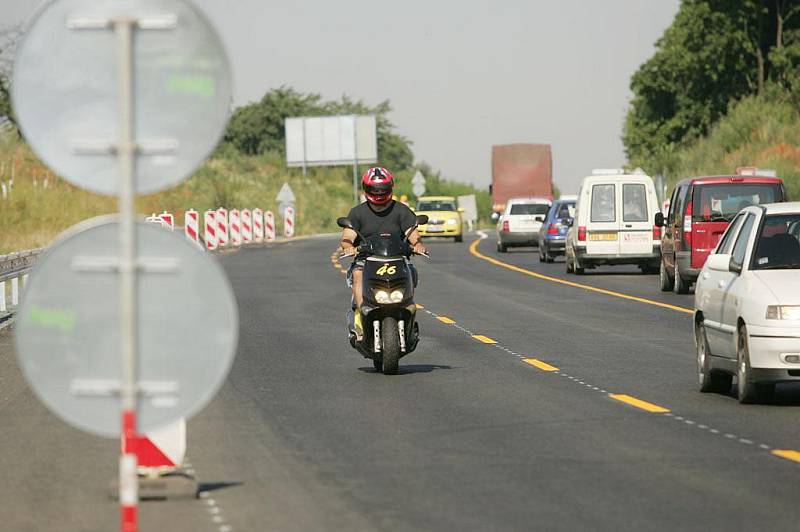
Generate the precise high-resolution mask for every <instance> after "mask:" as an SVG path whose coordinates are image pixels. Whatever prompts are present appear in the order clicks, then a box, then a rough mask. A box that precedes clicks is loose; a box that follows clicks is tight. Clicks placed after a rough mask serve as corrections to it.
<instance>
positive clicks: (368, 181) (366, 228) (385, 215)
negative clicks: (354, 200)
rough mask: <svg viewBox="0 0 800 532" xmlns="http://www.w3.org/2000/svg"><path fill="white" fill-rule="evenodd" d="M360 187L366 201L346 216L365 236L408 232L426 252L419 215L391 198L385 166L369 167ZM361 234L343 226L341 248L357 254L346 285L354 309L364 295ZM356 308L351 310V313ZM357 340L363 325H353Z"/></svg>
mask: <svg viewBox="0 0 800 532" xmlns="http://www.w3.org/2000/svg"><path fill="white" fill-rule="evenodd" d="M361 186H362V188H363V189H364V196H365V197H366V201H365V202H364V203H361V204H360V205H356V206H355V207H353V208H352V209H351V210H350V213H349V214H348V215H347V218H348V219H349V220H350V221H351V222H352V224H353V227H354V228H355V229H357V230H358V231H359V232H360V233H361V234H362V235H363V236H364V238H369V237H370V236H372V235H378V234H386V233H391V234H397V235H402V236H405V235H406V234H408V231H409V230H411V229H412V228H413V231H411V233H410V234H408V242H409V244H410V245H411V247H412V249H413V250H414V253H426V252H427V250H426V249H425V246H424V245H423V244H422V237H421V236H420V235H419V231H417V229H416V227H415V226H416V225H417V216H416V215H415V214H414V211H412V210H411V209H409V208H408V207H407V206H406V205H404V204H402V203H400V202H399V201H395V200H394V199H392V191H393V189H394V177H393V176H392V174H390V173H389V171H388V170H386V168H382V167H377V166H376V167H374V168H370V169H369V170H367V171H366V172H364V175H363V176H362V177H361ZM359 243H360V242H359V236H358V234H357V233H356V231H354V230H353V229H349V228H347V229H344V231H343V232H342V239H341V243H340V245H341V249H342V253H343V254H345V255H356V257H355V259H354V260H353V263H352V264H351V265H350V269H349V270H348V272H347V284H348V285H350V287H351V288H352V289H353V302H354V307H353V310H355V309H357V308H359V307H360V306H361V303H362V302H363V298H362V283H361V281H362V274H363V271H364V259H363V257H359V256H358V255H357V250H356V246H357V245H358V244H359ZM352 313H353V311H351V312H350V313H349V315H352ZM350 321H351V330H354V331H355V333H356V336H357V337H358V340H359V341H360V340H361V332H362V331H360V330H359V329H360V327H357V326H353V324H352V319H351V320H350Z"/></svg>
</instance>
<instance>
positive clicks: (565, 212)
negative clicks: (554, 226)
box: [556, 203, 575, 220]
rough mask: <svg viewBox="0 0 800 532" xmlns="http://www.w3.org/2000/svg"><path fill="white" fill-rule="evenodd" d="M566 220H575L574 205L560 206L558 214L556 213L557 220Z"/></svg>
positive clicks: (563, 204)
mask: <svg viewBox="0 0 800 532" xmlns="http://www.w3.org/2000/svg"><path fill="white" fill-rule="evenodd" d="M564 218H575V204H574V203H562V204H561V205H559V207H558V212H557V213H556V219H557V220H563V219H564Z"/></svg>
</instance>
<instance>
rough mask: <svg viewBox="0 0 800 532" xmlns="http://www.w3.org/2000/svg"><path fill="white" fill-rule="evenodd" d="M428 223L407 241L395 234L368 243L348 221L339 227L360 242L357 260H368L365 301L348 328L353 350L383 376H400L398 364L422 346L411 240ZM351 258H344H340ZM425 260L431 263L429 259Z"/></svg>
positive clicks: (340, 222) (420, 218) (421, 219)
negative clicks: (351, 232) (420, 344)
mask: <svg viewBox="0 0 800 532" xmlns="http://www.w3.org/2000/svg"><path fill="white" fill-rule="evenodd" d="M427 222H428V217H427V216H425V215H420V216H417V225H416V226H414V227H413V228H412V229H410V230H409V231H408V234H406V236H405V237H404V238H401V237H399V236H398V235H392V234H383V235H374V236H371V237H369V238H364V236H363V235H362V234H361V233H359V232H358V230H356V229H355V227H353V224H352V222H351V221H350V220H348V219H347V218H339V219H338V220H337V221H336V223H337V224H338V225H339V227H342V228H346V229H352V230H354V231H356V233H357V234H358V236H359V238H360V240H361V243H360V245H359V246H358V248H357V250H358V254H359V256H360V257H363V258H364V273H363V280H362V283H363V285H362V286H363V288H362V290H363V291H362V294H363V300H364V301H363V304H362V305H361V308H360V309H354V310H352V311H351V312H354V313H355V314H354V315H353V321H352V323H351V324H349V325H350V326H351V330H350V345H351V346H352V347H353V348H354V349H356V350H357V351H358V352H360V353H361V354H362V355H364V357H365V358H371V359H372V364H373V365H374V366H375V370H376V371H382V372H383V373H384V375H394V374H395V373H397V367H398V361H399V360H400V359H401V358H402V357H404V356H406V355H407V354H409V353H411V352H412V351H414V349H416V348H417V343H418V342H419V325H418V324H417V321H416V314H417V305H416V304H415V303H414V288H415V287H416V285H417V271H416V268H414V266H413V265H412V263H411V256H412V255H414V254H415V253H414V251H413V248H412V247H411V245H410V244H409V243H408V235H409V234H411V232H412V231H413V230H414V229H416V227H417V226H419V225H424V224H426V223H427ZM352 256H353V255H352V254H349V255H344V254H343V255H342V256H341V257H340V258H346V257H352ZM423 256H425V257H426V258H430V256H429V255H428V254H423ZM348 321H350V320H348ZM356 324H357V325H358V326H359V328H360V329H361V330H362V331H363V335H362V338H361V340H360V341H359V340H358V339H357V337H356V334H355V331H354V330H353V329H352V327H353V326H355V325H356Z"/></svg>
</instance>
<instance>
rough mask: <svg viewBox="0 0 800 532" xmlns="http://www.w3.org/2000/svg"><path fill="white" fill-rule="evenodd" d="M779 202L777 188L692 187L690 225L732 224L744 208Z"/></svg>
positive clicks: (748, 185) (743, 185)
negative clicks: (702, 223) (724, 222)
mask: <svg viewBox="0 0 800 532" xmlns="http://www.w3.org/2000/svg"><path fill="white" fill-rule="evenodd" d="M782 200H783V194H782V191H781V186H780V185H778V184H763V183H725V184H720V185H699V186H696V187H695V189H694V194H693V197H692V203H693V205H692V209H693V210H692V221H694V222H715V221H731V220H732V219H733V217H734V216H735V215H736V213H738V212H739V211H741V210H742V209H744V208H745V207H749V206H750V205H760V204H762V203H775V202H779V201H782Z"/></svg>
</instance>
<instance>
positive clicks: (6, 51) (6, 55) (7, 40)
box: [0, 26, 21, 133]
mask: <svg viewBox="0 0 800 532" xmlns="http://www.w3.org/2000/svg"><path fill="white" fill-rule="evenodd" d="M20 35H21V30H20V29H19V28H18V27H16V26H15V27H10V28H4V29H0V125H2V124H3V123H6V122H9V123H11V125H12V126H13V128H14V129H15V130H16V131H17V133H19V128H18V127H17V121H16V119H15V118H14V113H13V110H12V107H11V66H12V63H13V57H14V50H15V49H16V45H17V42H18V41H19V37H20Z"/></svg>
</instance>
